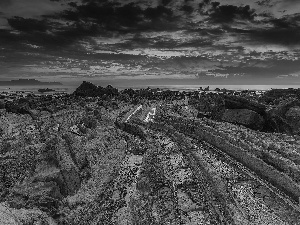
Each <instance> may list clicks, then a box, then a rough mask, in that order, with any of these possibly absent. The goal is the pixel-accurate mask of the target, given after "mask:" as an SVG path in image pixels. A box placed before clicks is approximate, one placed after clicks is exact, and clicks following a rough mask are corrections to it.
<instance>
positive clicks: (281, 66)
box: [210, 60, 300, 78]
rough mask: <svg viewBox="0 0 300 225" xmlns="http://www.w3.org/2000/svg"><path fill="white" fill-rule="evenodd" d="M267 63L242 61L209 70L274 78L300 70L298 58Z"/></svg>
mask: <svg viewBox="0 0 300 225" xmlns="http://www.w3.org/2000/svg"><path fill="white" fill-rule="evenodd" d="M268 63H269V64H270V63H271V66H270V65H268V66H265V67H259V66H249V65H248V64H246V63H242V64H240V65H239V66H237V67H234V66H227V67H219V69H215V70H211V71H210V72H213V73H219V74H245V75H248V76H250V77H253V78H260V77H264V78H268V77H269V78H275V77H277V76H280V75H289V74H292V73H297V72H299V71H300V64H299V60H297V61H289V60H272V61H270V62H268ZM266 65H267V63H266Z"/></svg>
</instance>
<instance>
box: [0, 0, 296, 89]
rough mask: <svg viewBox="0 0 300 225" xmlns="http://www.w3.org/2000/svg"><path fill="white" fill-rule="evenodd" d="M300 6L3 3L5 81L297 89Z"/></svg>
mask: <svg viewBox="0 0 300 225" xmlns="http://www.w3.org/2000/svg"><path fill="white" fill-rule="evenodd" d="M299 75H300V1H299V0H216V1H212V0H152V1H150V0H0V80H11V79H16V78H35V79H39V80H45V81H61V82H63V83H64V82H77V81H82V80H91V81H93V80H94V81H103V82H104V81H105V82H112V83H116V82H117V81H118V82H119V83H120V82H121V83H124V84H125V83H126V84H127V85H130V84H132V85H136V84H139V83H144V84H147V83H148V84H151V85H154V84H161V85H162V84H196V85H197V84H204V83H205V84H243V85H245V84H246V85H247V84H256V85H262V84H285V85H286V84H293V85H297V84H299V85H300V77H299Z"/></svg>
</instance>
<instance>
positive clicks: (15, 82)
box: [0, 79, 63, 86]
mask: <svg viewBox="0 0 300 225" xmlns="http://www.w3.org/2000/svg"><path fill="white" fill-rule="evenodd" d="M17 85H63V84H62V83H60V82H42V81H38V80H35V79H19V80H10V81H0V86H17Z"/></svg>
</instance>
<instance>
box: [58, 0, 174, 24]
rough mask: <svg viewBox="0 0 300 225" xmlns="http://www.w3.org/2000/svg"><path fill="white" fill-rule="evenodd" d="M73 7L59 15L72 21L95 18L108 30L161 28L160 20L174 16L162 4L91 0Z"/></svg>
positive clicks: (166, 19) (169, 19) (170, 18)
mask: <svg viewBox="0 0 300 225" xmlns="http://www.w3.org/2000/svg"><path fill="white" fill-rule="evenodd" d="M72 7H73V8H74V9H73V10H65V11H64V12H63V13H61V14H59V15H58V16H60V17H61V18H63V19H67V20H70V21H79V20H93V21H94V22H96V23H97V24H99V25H101V26H103V27H104V28H105V29H108V30H124V29H125V30H126V29H127V30H132V29H152V28H153V29H155V28H156V27H158V29H159V28H160V26H161V25H162V23H159V22H162V21H171V20H172V18H173V17H172V15H173V12H172V10H171V9H168V8H166V7H165V6H162V5H160V6H157V7H155V8H151V7H149V8H146V9H142V8H141V7H140V6H139V5H137V4H135V3H129V4H126V5H123V6H120V4H118V3H110V2H107V3H101V4H100V3H97V2H94V1H91V2H89V3H87V4H83V5H77V4H72ZM148 20H150V22H152V24H149V21H148ZM164 28H166V27H165V26H164Z"/></svg>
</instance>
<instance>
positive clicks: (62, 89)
mask: <svg viewBox="0 0 300 225" xmlns="http://www.w3.org/2000/svg"><path fill="white" fill-rule="evenodd" d="M207 86H209V89H210V90H215V89H216V88H220V89H222V88H225V89H227V90H270V89H277V88H278V89H279V88H284V89H285V88H300V85H138V86H132V87H130V86H122V85H116V86H115V87H116V88H118V89H119V90H123V89H125V88H133V89H141V88H148V87H150V88H160V89H163V90H167V89H169V90H173V91H196V90H199V88H200V87H202V88H206V87H207ZM77 87H78V85H76V86H75V85H58V86H54V85H43V86H0V93H1V92H8V93H14V92H17V91H22V92H26V93H33V94H42V93H40V92H38V89H40V88H50V89H54V90H55V92H45V93H43V94H51V93H68V94H71V93H73V92H74V91H75V90H76V88H77Z"/></svg>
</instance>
